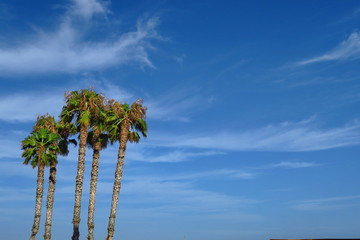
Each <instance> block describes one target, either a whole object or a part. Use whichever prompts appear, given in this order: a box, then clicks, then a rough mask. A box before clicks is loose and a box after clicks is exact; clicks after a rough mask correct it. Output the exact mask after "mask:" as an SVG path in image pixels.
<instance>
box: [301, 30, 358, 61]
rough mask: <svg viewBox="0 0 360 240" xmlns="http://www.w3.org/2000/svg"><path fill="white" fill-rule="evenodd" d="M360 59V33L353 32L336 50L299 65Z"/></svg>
mask: <svg viewBox="0 0 360 240" xmlns="http://www.w3.org/2000/svg"><path fill="white" fill-rule="evenodd" d="M358 58H360V32H353V33H352V34H350V36H349V37H348V39H346V40H345V41H343V42H342V43H340V45H339V46H337V47H336V48H334V49H332V50H330V51H329V52H327V53H325V54H323V55H320V56H317V57H313V58H310V59H306V60H303V61H300V62H298V65H307V64H311V63H317V62H324V61H336V60H353V59H358Z"/></svg>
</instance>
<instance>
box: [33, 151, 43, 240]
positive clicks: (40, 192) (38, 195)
mask: <svg viewBox="0 0 360 240" xmlns="http://www.w3.org/2000/svg"><path fill="white" fill-rule="evenodd" d="M39 156H40V154H39ZM44 169H45V166H44V164H42V163H40V162H39V166H38V175H37V187H36V200H35V216H34V223H33V227H32V231H31V236H30V240H35V236H36V234H37V233H38V231H39V225H40V217H41V206H42V198H43V192H44Z"/></svg>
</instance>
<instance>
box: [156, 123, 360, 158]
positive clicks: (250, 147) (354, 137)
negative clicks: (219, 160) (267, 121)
mask: <svg viewBox="0 0 360 240" xmlns="http://www.w3.org/2000/svg"><path fill="white" fill-rule="evenodd" d="M312 121H313V120H311V121H309V120H306V121H301V122H283V123H281V124H278V125H269V126H265V127H261V128H257V129H252V130H248V131H239V130H236V131H234V132H229V131H222V132H221V131H219V132H214V133H213V134H211V135H208V134H206V135H200V134H197V135H195V134H194V135H182V136H181V135H180V136H179V134H175V135H174V136H176V138H174V137H172V136H171V135H163V136H158V137H157V139H155V141H154V143H156V144H157V145H159V146H168V147H175V146H176V147H191V148H203V149H217V150H232V151H276V152H304V151H317V150H325V149H332V148H339V147H346V146H354V145H359V144H360V122H358V121H354V122H352V123H349V124H347V125H345V126H342V127H336V128H331V129H319V128H316V127H314V126H313V125H312V124H311V123H312ZM155 138H156V137H155Z"/></svg>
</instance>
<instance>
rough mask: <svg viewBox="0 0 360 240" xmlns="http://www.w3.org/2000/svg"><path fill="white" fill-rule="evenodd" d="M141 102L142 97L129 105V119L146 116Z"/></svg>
mask: <svg viewBox="0 0 360 240" xmlns="http://www.w3.org/2000/svg"><path fill="white" fill-rule="evenodd" d="M142 102H143V100H142V99H138V100H136V101H135V102H134V103H133V104H132V105H131V108H130V111H129V118H130V119H132V120H137V119H140V118H143V119H144V118H145V117H146V110H147V108H146V107H144V106H143V105H142Z"/></svg>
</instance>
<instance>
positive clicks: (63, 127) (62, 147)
mask: <svg viewBox="0 0 360 240" xmlns="http://www.w3.org/2000/svg"><path fill="white" fill-rule="evenodd" d="M40 128H45V129H47V130H48V131H49V132H51V133H54V134H59V140H58V142H54V143H53V145H54V146H58V149H57V152H54V153H55V154H60V155H63V156H67V155H68V153H69V150H68V144H69V143H73V144H75V145H76V141H75V140H74V139H70V140H68V136H69V134H70V133H74V132H75V130H76V129H74V128H75V126H74V125H72V124H65V123H63V122H58V123H56V122H55V119H54V117H52V116H49V115H48V114H46V115H43V116H39V117H38V120H37V122H36V125H35V126H34V131H37V130H39V129H40ZM56 165H57V161H52V162H51V163H50V174H49V184H48V193H47V203H46V218H45V233H44V240H50V239H51V226H52V213H53V206H54V194H55V183H56Z"/></svg>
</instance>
